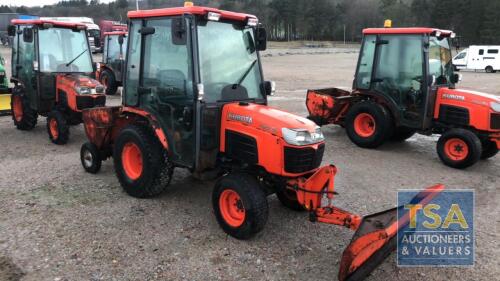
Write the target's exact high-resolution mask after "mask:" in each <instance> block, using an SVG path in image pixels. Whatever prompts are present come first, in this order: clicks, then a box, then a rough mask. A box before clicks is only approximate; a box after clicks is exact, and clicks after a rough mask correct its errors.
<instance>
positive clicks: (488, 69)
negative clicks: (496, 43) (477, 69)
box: [484, 65, 495, 73]
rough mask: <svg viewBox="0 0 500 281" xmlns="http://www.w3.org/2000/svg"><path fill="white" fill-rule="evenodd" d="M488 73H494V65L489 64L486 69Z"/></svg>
mask: <svg viewBox="0 0 500 281" xmlns="http://www.w3.org/2000/svg"><path fill="white" fill-rule="evenodd" d="M484 70H485V71H486V73H494V72H495V71H494V70H493V67H492V66H490V65H489V66H487V67H486V68H485V69H484Z"/></svg>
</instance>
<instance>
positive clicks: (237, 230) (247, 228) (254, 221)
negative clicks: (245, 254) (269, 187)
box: [212, 173, 269, 239]
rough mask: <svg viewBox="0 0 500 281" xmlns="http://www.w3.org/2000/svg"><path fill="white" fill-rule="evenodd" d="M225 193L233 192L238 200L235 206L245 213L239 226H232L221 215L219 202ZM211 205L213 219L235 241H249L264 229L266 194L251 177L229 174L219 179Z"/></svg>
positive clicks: (266, 211) (241, 174)
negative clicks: (214, 218) (237, 205)
mask: <svg viewBox="0 0 500 281" xmlns="http://www.w3.org/2000/svg"><path fill="white" fill-rule="evenodd" d="M226 191H232V192H235V193H236V194H237V195H238V196H239V198H240V200H239V201H238V202H237V203H235V204H240V207H241V209H242V210H244V212H245V213H244V218H243V220H242V222H241V225H239V226H235V225H233V226H232V225H231V224H230V223H228V222H227V221H226V219H224V216H223V214H222V211H221V206H220V204H221V203H220V201H221V200H223V199H221V197H223V196H222V195H223V194H224V192H226ZM212 204H213V208H214V213H215V217H216V219H217V222H218V223H219V225H220V226H221V228H222V229H223V230H224V232H226V233H227V234H229V235H231V236H233V237H235V238H237V239H249V238H251V237H252V236H254V235H255V234H257V233H258V232H260V231H261V230H262V229H264V226H265V225H266V222H267V217H268V214H269V207H268V204H267V198H266V194H265V193H264V191H263V190H262V189H261V187H260V185H259V182H258V181H257V179H256V178H255V177H253V176H251V175H248V174H243V173H238V174H232V173H231V174H228V175H226V176H223V177H222V178H220V179H219V180H218V181H217V182H216V183H215V187H214V190H213V193H212ZM222 208H224V207H222Z"/></svg>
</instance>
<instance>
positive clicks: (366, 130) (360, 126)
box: [354, 113, 375, 138]
mask: <svg viewBox="0 0 500 281" xmlns="http://www.w3.org/2000/svg"><path fill="white" fill-rule="evenodd" d="M354 131H355V132H356V134H358V135H359V136H361V137H363V138H368V137H371V136H372V135H373V134H374V133H375V119H374V118H373V116H372V115H371V114H368V113H361V114H359V115H358V116H356V118H355V119H354Z"/></svg>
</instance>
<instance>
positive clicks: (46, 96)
mask: <svg viewBox="0 0 500 281" xmlns="http://www.w3.org/2000/svg"><path fill="white" fill-rule="evenodd" d="M12 24H13V25H11V26H9V35H10V36H14V44H13V47H12V77H11V82H13V83H14V85H15V86H14V88H13V89H12V101H11V108H12V119H13V120H14V125H15V126H16V127H17V128H18V129H19V130H31V129H33V128H34V127H35V125H36V123H37V119H38V115H39V114H40V115H42V116H47V131H48V133H49V137H50V140H51V141H52V142H53V143H56V144H65V143H66V142H67V141H68V139H69V126H70V125H77V124H80V123H81V122H82V110H83V109H86V108H91V107H94V106H104V104H105V102H106V96H105V95H104V94H103V93H104V87H103V86H102V85H100V84H99V82H97V81H96V80H93V79H91V78H89V77H88V76H87V75H90V74H91V73H93V72H94V70H93V69H94V66H93V63H92V57H91V54H90V48H89V43H88V41H87V40H88V39H87V35H86V26H85V25H81V24H76V23H68V22H57V21H50V20H12Z"/></svg>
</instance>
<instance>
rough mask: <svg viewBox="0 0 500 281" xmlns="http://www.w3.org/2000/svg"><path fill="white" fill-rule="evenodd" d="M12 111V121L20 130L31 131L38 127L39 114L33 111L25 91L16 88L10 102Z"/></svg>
mask: <svg viewBox="0 0 500 281" xmlns="http://www.w3.org/2000/svg"><path fill="white" fill-rule="evenodd" d="M10 108H11V111H12V120H13V121H14V125H15V126H16V128H17V129H18V130H23V131H29V130H31V129H33V128H34V127H35V126H36V122H37V121H38V113H37V112H36V111H35V110H33V109H31V107H30V102H29V99H28V96H26V95H24V93H23V90H22V89H21V88H19V87H15V88H14V90H13V94H12V97H11V100H10Z"/></svg>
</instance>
